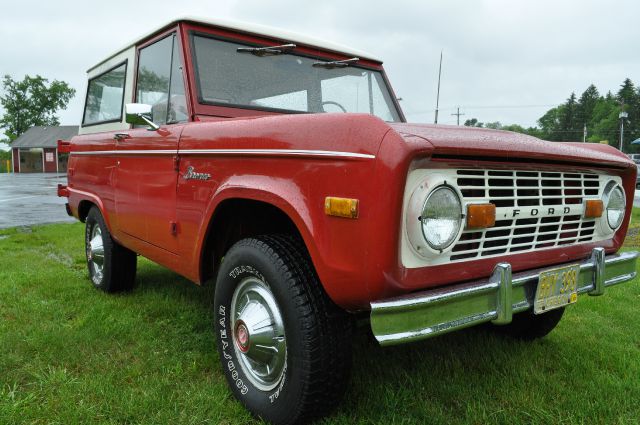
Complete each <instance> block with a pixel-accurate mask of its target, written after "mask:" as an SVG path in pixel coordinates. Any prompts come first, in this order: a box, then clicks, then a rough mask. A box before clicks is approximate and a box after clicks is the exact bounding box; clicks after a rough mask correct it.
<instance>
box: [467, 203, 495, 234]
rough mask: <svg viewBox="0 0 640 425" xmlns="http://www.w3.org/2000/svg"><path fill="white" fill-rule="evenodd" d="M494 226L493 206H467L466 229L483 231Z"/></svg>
mask: <svg viewBox="0 0 640 425" xmlns="http://www.w3.org/2000/svg"><path fill="white" fill-rule="evenodd" d="M495 225H496V206H495V205H494V204H471V205H468V206H467V228H469V229H484V228H487V227H493V226H495Z"/></svg>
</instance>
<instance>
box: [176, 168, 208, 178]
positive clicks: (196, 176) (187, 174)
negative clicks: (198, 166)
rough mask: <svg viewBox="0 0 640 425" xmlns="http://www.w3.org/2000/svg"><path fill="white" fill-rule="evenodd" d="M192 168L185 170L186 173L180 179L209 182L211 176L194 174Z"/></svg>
mask: <svg viewBox="0 0 640 425" xmlns="http://www.w3.org/2000/svg"><path fill="white" fill-rule="evenodd" d="M193 170H194V168H193V167H191V166H190V167H189V168H187V171H186V172H185V173H184V174H183V175H182V178H183V179H185V180H209V179H210V178H211V174H209V173H196V172H195V171H193Z"/></svg>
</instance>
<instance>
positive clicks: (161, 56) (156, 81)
mask: <svg viewBox="0 0 640 425" xmlns="http://www.w3.org/2000/svg"><path fill="white" fill-rule="evenodd" d="M136 101H137V102H139V103H146V104H148V105H151V106H152V109H151V111H152V120H153V122H155V123H156V124H160V125H161V124H171V123H176V122H183V121H187V117H188V114H187V102H186V98H185V93H184V81H183V77H182V65H181V63H180V52H179V49H178V43H177V40H176V36H175V34H173V35H170V36H168V37H165V38H163V39H162V40H160V41H157V42H156V43H154V44H152V45H150V46H148V47H145V48H144V49H141V50H140V56H139V58H138V78H137V89H136Z"/></svg>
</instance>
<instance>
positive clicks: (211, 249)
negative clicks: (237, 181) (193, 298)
mask: <svg viewBox="0 0 640 425" xmlns="http://www.w3.org/2000/svg"><path fill="white" fill-rule="evenodd" d="M276 233H277V234H287V235H294V236H296V237H299V238H301V239H302V237H301V235H300V232H299V231H298V228H297V227H296V225H295V224H294V223H293V221H292V220H291V218H290V217H289V216H288V215H287V214H286V213H285V212H284V211H282V210H281V209H280V208H278V207H276V206H274V205H271V204H269V203H266V202H261V201H255V200H250V199H228V200H226V201H223V202H222V203H221V204H220V205H218V207H217V208H216V211H215V213H214V214H213V217H212V219H211V223H209V228H208V230H207V236H206V239H205V243H204V249H203V251H202V254H201V255H202V257H201V261H200V264H201V266H200V267H201V270H200V276H202V282H203V283H205V282H208V281H210V280H211V279H212V278H213V277H215V273H216V271H217V269H218V265H219V264H220V261H221V260H222V257H224V254H225V253H226V252H227V251H228V250H229V248H231V246H232V245H233V244H234V243H236V242H238V241H239V240H241V239H245V238H250V237H254V236H259V235H265V234H276Z"/></svg>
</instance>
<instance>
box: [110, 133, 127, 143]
mask: <svg viewBox="0 0 640 425" xmlns="http://www.w3.org/2000/svg"><path fill="white" fill-rule="evenodd" d="M113 139H114V140H118V141H121V140H125V139H131V136H130V135H129V134H127V133H116V134H114V135H113Z"/></svg>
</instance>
